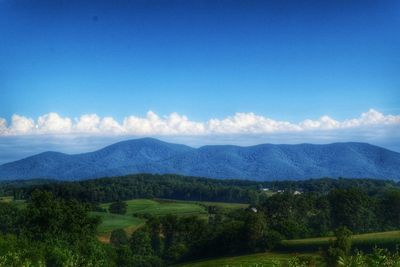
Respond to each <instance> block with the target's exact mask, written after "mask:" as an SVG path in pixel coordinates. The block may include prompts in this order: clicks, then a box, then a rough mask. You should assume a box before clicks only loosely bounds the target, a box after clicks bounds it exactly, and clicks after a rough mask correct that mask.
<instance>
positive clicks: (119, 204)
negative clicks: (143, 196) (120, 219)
mask: <svg viewBox="0 0 400 267" xmlns="http://www.w3.org/2000/svg"><path fill="white" fill-rule="evenodd" d="M127 208H128V204H126V202H124V201H120V200H118V201H116V202H113V203H111V204H110V207H109V208H108V210H109V211H110V213H115V214H125V213H126V210H127Z"/></svg>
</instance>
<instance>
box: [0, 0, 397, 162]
mask: <svg viewBox="0 0 400 267" xmlns="http://www.w3.org/2000/svg"><path fill="white" fill-rule="evenodd" d="M399 48H400V2H399V1H391V0H387V1H368V0H367V1H351V0H348V1H340V0H339V1H301V0H300V1H285V0H280V1H233V0H229V1H228V0H226V1H220V0H216V1H215V0H213V1H196V0H193V1H183V0H181V1H167V0H162V1H151V0H149V1H145V0H141V1H118V0H117V1H89V0H88V1H59V0H53V1H40V0H38V1H33V0H30V1H27V0H13V1H11V0H0V163H3V162H7V161H11V160H15V159H18V158H21V157H24V156H29V155H31V154H34V153H38V152H42V151H46V150H57V151H63V152H68V153H76V152H83V151H87V150H93V149H96V148H99V147H101V146H104V145H107V144H110V143H112V142H114V141H118V140H124V139H129V138H136V137H143V136H153V137H157V138H161V139H163V140H167V141H174V142H178V143H186V144H189V145H193V146H200V145H204V144H210V143H213V144H219V143H231V144H239V145H251V144H257V143H303V142H310V143H330V142H338V141H340V142H345V141H359V142H369V143H372V144H376V145H380V146H384V147H386V148H389V149H392V150H395V151H400V134H399V132H400V49H399Z"/></svg>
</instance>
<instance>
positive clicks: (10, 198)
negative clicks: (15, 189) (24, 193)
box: [0, 196, 14, 203]
mask: <svg viewBox="0 0 400 267" xmlns="http://www.w3.org/2000/svg"><path fill="white" fill-rule="evenodd" d="M13 200H14V197H13V196H2V197H0V202H6V203H10V202H12V201H13Z"/></svg>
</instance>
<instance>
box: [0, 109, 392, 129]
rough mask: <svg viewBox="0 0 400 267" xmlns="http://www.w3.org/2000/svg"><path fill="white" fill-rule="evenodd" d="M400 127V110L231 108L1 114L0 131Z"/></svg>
mask: <svg viewBox="0 0 400 267" xmlns="http://www.w3.org/2000/svg"><path fill="white" fill-rule="evenodd" d="M394 128H395V129H397V128H398V129H400V115H390V114H383V113H381V112H379V111H377V110H374V109H370V110H368V111H367V112H364V113H362V114H361V115H360V116H359V117H357V118H351V119H346V120H343V121H338V120H335V119H333V118H331V117H329V116H326V115H325V116H322V117H320V118H319V119H316V120H313V119H306V120H304V121H302V122H299V123H294V122H288V121H279V120H274V119H271V118H267V117H264V116H260V115H257V114H254V113H252V112H250V113H235V114H234V115H232V116H228V117H226V118H223V119H214V118H213V119H210V120H208V121H204V122H200V121H192V120H190V119H189V118H188V117H187V116H184V115H180V114H178V113H175V112H174V113H171V114H169V115H166V116H159V115H157V114H156V113H154V112H152V111H149V112H147V115H146V116H145V117H137V116H128V117H125V118H124V119H123V120H122V122H118V121H117V120H115V119H114V118H112V117H103V118H101V117H99V116H98V115H96V114H85V115H82V116H80V117H79V118H68V117H62V116H60V115H59V114H57V113H54V112H51V113H47V114H44V115H42V116H39V118H37V119H36V120H34V119H32V118H28V117H25V116H21V115H17V114H14V115H13V116H12V117H11V121H10V122H9V123H8V122H7V120H6V119H4V118H0V136H26V135H81V134H82V135H87V134H88V135H100V136H118V135H121V136H123V135H137V136H143V135H158V136H201V135H236V134H238V135H246V134H248V135H252V134H257V135H259V134H267V135H268V134H280V133H282V134H290V133H310V132H311V133H312V132H315V131H318V132H320V131H324V132H329V131H332V132H337V131H342V130H343V131H346V132H348V131H349V130H355V131H356V132H365V133H368V132H371V131H374V133H379V134H385V130H386V129H388V130H391V131H392V130H393V129H394Z"/></svg>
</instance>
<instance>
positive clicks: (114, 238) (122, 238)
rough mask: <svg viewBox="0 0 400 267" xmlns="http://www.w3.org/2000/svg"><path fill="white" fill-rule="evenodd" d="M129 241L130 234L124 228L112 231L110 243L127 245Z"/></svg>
mask: <svg viewBox="0 0 400 267" xmlns="http://www.w3.org/2000/svg"><path fill="white" fill-rule="evenodd" d="M128 241H129V240H128V236H127V234H126V232H125V230H124V229H116V230H114V231H112V232H111V236H110V243H111V244H113V245H114V246H123V245H127V244H128Z"/></svg>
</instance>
